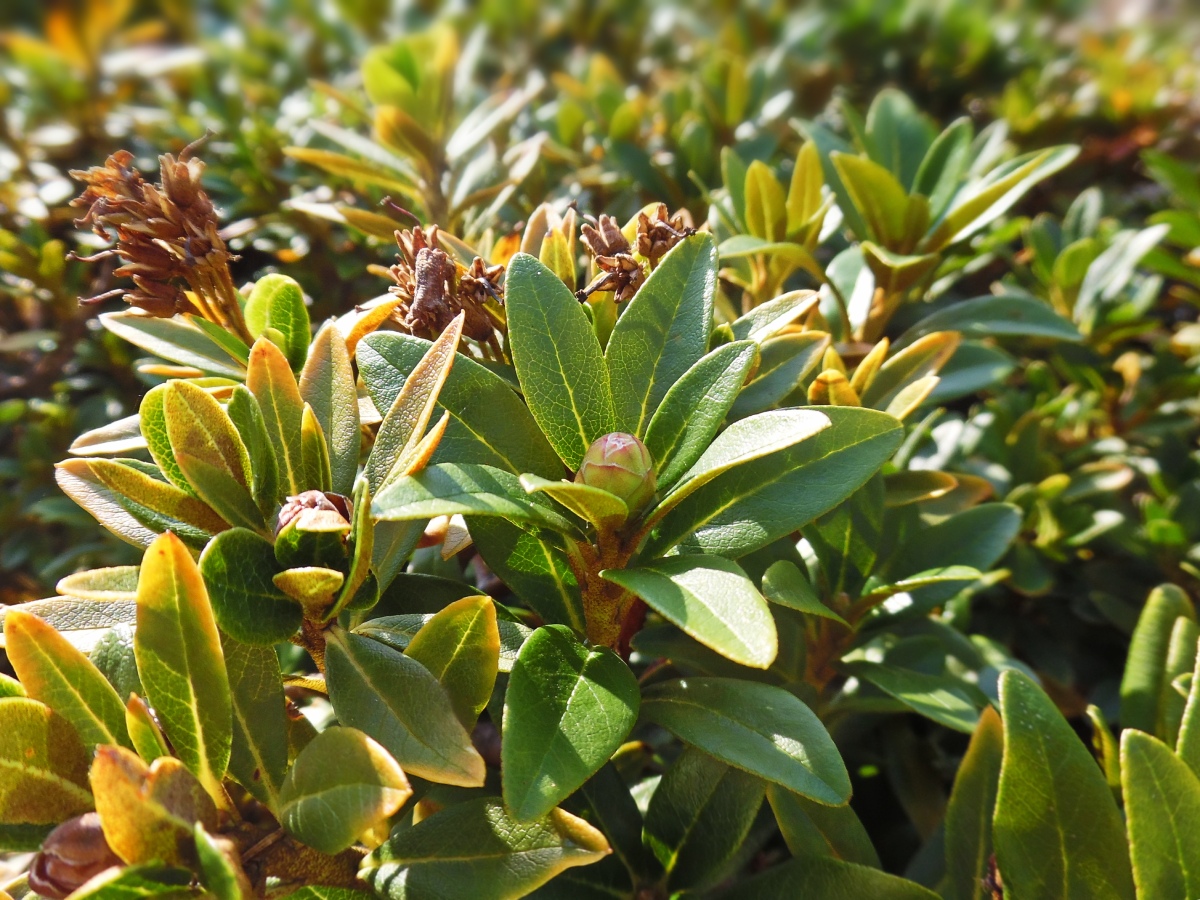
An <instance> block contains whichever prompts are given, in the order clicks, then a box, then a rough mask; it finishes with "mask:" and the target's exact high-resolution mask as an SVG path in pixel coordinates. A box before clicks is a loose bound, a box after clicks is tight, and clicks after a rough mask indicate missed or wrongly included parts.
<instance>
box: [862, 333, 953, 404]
mask: <svg viewBox="0 0 1200 900" xmlns="http://www.w3.org/2000/svg"><path fill="white" fill-rule="evenodd" d="M961 341H962V338H961V336H960V335H958V334H956V333H955V332H952V331H937V332H934V333H933V334H927V335H925V336H924V337H922V338H919V339H917V340H916V341H914V342H913V343H912V344H910V345H909V346H907V347H905V348H904V349H903V350H901V351H899V352H897V353H893V354H892V355H891V357H890V358H889V359H888V361H887V362H885V363H884V364H883V365H882V366H881V367H880V369H879V372H878V374H877V375H876V376H875V379H874V380H873V381H872V382H871V384H870V386H869V387H868V388H867V389H866V390H865V391H863V395H862V402H863V406H870V407H873V408H875V409H887V407H888V406H889V404H891V403H892V401H893V400H895V399H896V397H897V396H899V395H900V394H901V392H902V391H903V390H904V389H905V388H906V387H909V386H910V385H912V384H915V383H916V382H918V381H920V380H921V379H922V378H925V377H927V376H929V375H936V374H937V373H938V372H939V371H940V370H941V368H942V366H944V365H945V364H946V363H947V362H948V361H949V359H950V357H951V356H953V355H954V351H955V350H956V349H958V345H959V343H961Z"/></svg>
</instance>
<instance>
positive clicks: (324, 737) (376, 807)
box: [279, 728, 412, 854]
mask: <svg viewBox="0 0 1200 900" xmlns="http://www.w3.org/2000/svg"><path fill="white" fill-rule="evenodd" d="M411 796H412V788H410V787H409V786H408V779H407V778H405V777H404V772H402V771H401V770H400V766H399V765H398V764H397V763H396V761H395V760H394V759H392V757H391V756H390V755H389V754H388V752H387V751H386V750H384V749H383V748H382V747H381V746H379V744H377V743H376V742H375V741H373V740H371V738H369V737H367V736H366V735H365V734H363V733H362V732H361V731H356V730H355V729H353V728H329V729H327V730H325V731H323V732H321V733H320V734H318V735H317V736H316V737H315V738H314V739H313V740H312V743H310V744H309V745H308V746H307V747H305V748H304V749H303V750H302V751H301V752H300V755H299V756H298V757H297V758H296V762H295V764H294V765H293V766H292V769H291V771H290V772H288V776H287V780H286V781H285V782H284V783H283V791H282V792H281V794H280V796H279V803H280V807H279V821H280V823H281V824H282V825H283V827H284V828H286V829H287V830H288V832H289V833H290V834H292V835H293V836H294V837H296V838H298V839H299V840H301V841H303V842H304V843H305V844H308V846H310V847H313V848H315V849H317V850H320V851H321V852H322V853H329V854H337V853H341V852H342V851H343V850H345V849H346V848H348V847H350V846H351V845H352V844H353V843H354V842H355V841H356V840H358V837H359V836H360V835H361V834H362V833H363V832H365V831H367V830H368V829H370V828H373V827H375V826H377V825H379V824H380V823H381V822H384V821H386V820H387V819H388V818H390V817H391V816H392V814H393V813H395V812H396V811H397V810H398V809H400V807H402V806H403V805H404V804H405V803H406V802H407V800H408V798H409V797H411Z"/></svg>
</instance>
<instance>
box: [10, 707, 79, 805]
mask: <svg viewBox="0 0 1200 900" xmlns="http://www.w3.org/2000/svg"><path fill="white" fill-rule="evenodd" d="M88 758H89V754H88V753H87V752H86V751H85V750H84V748H83V743H82V742H81V741H80V740H79V735H78V734H76V733H75V729H74V728H72V727H71V723H70V722H68V721H67V720H66V719H64V718H63V717H62V716H60V715H58V713H56V712H54V711H53V710H52V709H50V707H48V706H46V705H45V704H44V703H39V702H38V701H37V700H31V699H29V698H27V697H5V698H3V699H0V824H4V825H19V824H23V823H30V824H57V823H59V822H61V821H63V820H64V819H69V818H70V817H71V816H76V815H79V814H80V813H84V812H87V811H88V810H90V809H91V808H92V794H91V791H89V790H88V788H87V783H88V781H87V772H88Z"/></svg>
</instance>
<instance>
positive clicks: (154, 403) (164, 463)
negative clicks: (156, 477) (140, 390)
mask: <svg viewBox="0 0 1200 900" xmlns="http://www.w3.org/2000/svg"><path fill="white" fill-rule="evenodd" d="M168 386H169V383H168V384H160V385H158V386H156V387H153V388H151V389H150V390H148V391H147V392H146V395H145V396H144V397H142V402H141V405H140V406H139V407H138V416H139V418H140V425H141V433H142V435H143V436H144V438H145V442H146V449H147V450H149V451H150V457H151V459H153V460H154V464H155V465H156V466H158V468H159V470H160V471H161V472H162V473H163V475H164V476H166V479H167V481H169V482H171V484H173V485H175V487H177V488H179V489H180V490H181V491H183V492H184V493H187V494H190V495H192V496H193V497H194V496H196V491H195V490H194V489H193V488H192V485H191V482H189V481H188V480H187V476H185V475H184V474H183V470H182V469H180V468H179V463H178V462H177V461H176V460H175V452H174V451H173V450H172V449H171V439H170V437H168V435H167V418H166V408H165V406H164V401H165V399H166V394H167V388H168Z"/></svg>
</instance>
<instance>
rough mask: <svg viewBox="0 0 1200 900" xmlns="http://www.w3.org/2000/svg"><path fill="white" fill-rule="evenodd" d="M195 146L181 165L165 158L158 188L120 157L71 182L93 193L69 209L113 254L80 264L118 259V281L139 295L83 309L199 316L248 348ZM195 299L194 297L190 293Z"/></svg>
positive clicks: (123, 153) (124, 154)
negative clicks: (125, 307) (118, 305)
mask: <svg viewBox="0 0 1200 900" xmlns="http://www.w3.org/2000/svg"><path fill="white" fill-rule="evenodd" d="M195 146H196V145H195V144H192V145H189V146H188V147H186V148H184V150H183V152H182V153H180V155H179V158H178V159H176V158H175V157H174V156H171V155H170V154H169V153H168V154H164V155H163V156H160V157H159V177H160V178H161V182H160V183H159V184H150V183H148V182H147V181H146V180H145V179H144V178H143V177H142V174H141V173H140V172H138V170H137V169H135V168H134V167H133V165H132V163H133V154H132V153H130V152H129V151H128V150H119V151H117V152H116V153H114V154H113V155H112V156H110V157H109V158H108V160H107V161H106V162H105V163H104V165H103V166H94V167H92V168H90V169H88V170H86V171H73V172H71V175H72V176H74V177H75V178H76V179H77V180H79V181H82V182H84V184H86V185H87V187H86V188H85V189H84V191H83V193H82V194H81V195H80V196H79V197H77V198H76V199H75V200H72V201H71V205H72V206H75V207H80V208H83V209H84V210H85V212H84V214H83V216H82V217H81V218H79V219H77V220H76V224H77V225H80V226H84V225H89V226H91V228H92V231H94V232H95V233H96V234H97V235H99V236H100V237H102V238H105V239H106V240H112V239H113V238H114V237H115V239H116V243H115V246H114V247H113V248H112V249H110V250H105V251H103V252H101V253H97V254H96V255H95V256H90V257H80V258H81V259H84V260H85V261H87V262H91V261H94V260H98V259H104V258H107V257H111V256H116V257H118V258H120V259H121V260H122V261H123V265H121V266H120V267H119V268H118V269H117V270H116V271H115V272H114V273H113V274H114V275H116V276H118V277H122V278H132V279H133V284H134V289H133V290H123V289H118V290H115V291H110V292H108V293H105V294H100V295H98V296H96V297H90V298H86V299H84V300H83V301H82V302H84V303H96V302H99V301H101V300H105V299H107V298H109V297H112V296H124V298H125V301H126V302H127V303H130V304H132V305H134V306H136V307H138V308H140V309H142V310H145V311H146V312H147V313H149V314H150V315H152V316H159V317H162V318H169V317H170V316H173V315H175V314H176V313H194V314H197V315H201V316H203V317H204V318H206V319H208V320H209V321H211V322H215V323H217V324H218V325H221V326H223V327H225V328H227V329H229V330H230V331H233V332H234V333H235V334H237V335H238V337H241V338H242V339H243V340H247V341H248V340H249V339H250V335H249V333H248V332H247V331H246V325H245V322H244V320H243V318H242V312H241V306H240V304H239V303H238V300H237V289H236V288H235V287H234V285H233V279H232V276H231V275H230V272H229V262H230V260H231V259H233V258H234V257H232V256H231V255H230V253H229V250H228V249H227V248H226V246H225V242H224V241H223V240H222V239H221V236H220V235H219V234H218V233H217V214H216V210H215V209H213V205H212V201H211V200H209V198H208V194H206V193H205V191H204V188H203V187H201V185H200V174H201V173H202V172H203V171H204V164H203V163H202V162H201V161H200V160H199V159H196V158H194V157H192V156H191V152H192V150H193V149H194V147H195ZM185 287H186V288H187V289H189V290H190V291H191V296H189V295H188V294H187V293H186V292H185V290H184V288H185Z"/></svg>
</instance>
